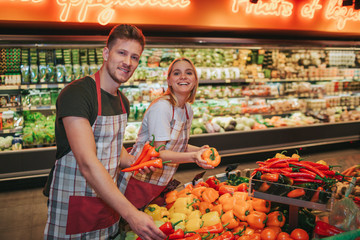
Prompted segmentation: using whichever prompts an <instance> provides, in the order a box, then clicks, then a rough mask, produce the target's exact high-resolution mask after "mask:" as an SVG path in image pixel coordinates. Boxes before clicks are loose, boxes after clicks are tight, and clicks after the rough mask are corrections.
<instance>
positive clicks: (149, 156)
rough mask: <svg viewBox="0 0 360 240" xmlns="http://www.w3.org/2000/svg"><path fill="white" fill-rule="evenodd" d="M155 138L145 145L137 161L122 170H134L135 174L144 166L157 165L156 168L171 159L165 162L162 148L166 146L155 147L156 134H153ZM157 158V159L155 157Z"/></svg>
mask: <svg viewBox="0 0 360 240" xmlns="http://www.w3.org/2000/svg"><path fill="white" fill-rule="evenodd" d="M152 137H153V139H152V141H151V142H150V143H147V144H145V145H144V147H143V149H142V151H141V154H140V156H139V157H138V158H137V159H136V161H135V162H134V163H133V164H131V166H130V167H128V168H125V169H122V170H121V171H122V172H134V175H136V174H138V173H139V169H142V168H144V167H155V168H162V167H163V164H164V163H168V162H170V161H166V162H163V161H162V159H161V158H159V156H160V152H159V150H160V148H161V147H163V146H165V145H164V144H163V145H160V146H159V147H157V148H155V147H154V142H155V136H154V135H152ZM154 158H156V159H154Z"/></svg>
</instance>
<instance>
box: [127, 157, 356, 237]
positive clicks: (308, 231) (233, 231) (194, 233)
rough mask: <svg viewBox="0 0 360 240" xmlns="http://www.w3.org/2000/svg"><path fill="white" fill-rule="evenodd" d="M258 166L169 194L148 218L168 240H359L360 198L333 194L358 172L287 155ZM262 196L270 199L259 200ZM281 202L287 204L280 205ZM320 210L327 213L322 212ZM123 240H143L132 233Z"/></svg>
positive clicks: (196, 182)
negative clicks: (257, 193)
mask: <svg viewBox="0 0 360 240" xmlns="http://www.w3.org/2000/svg"><path fill="white" fill-rule="evenodd" d="M258 165H259V167H258V168H256V169H241V170H235V171H227V172H226V173H222V174H218V175H215V176H209V177H208V178H207V179H197V180H195V179H194V181H193V182H189V183H186V184H184V185H183V186H180V187H178V188H175V189H174V188H168V189H167V191H166V192H165V194H164V195H163V196H162V197H161V196H160V197H159V198H158V199H156V200H155V201H154V202H152V203H151V204H150V205H148V206H147V207H146V208H145V209H144V212H145V213H147V214H148V215H150V216H151V217H152V218H153V219H154V221H155V223H156V224H157V225H158V226H159V228H160V229H161V230H162V231H163V232H164V233H165V234H166V235H167V236H168V238H169V239H182V240H183V239H188V240H190V239H208V238H210V239H231V240H235V239H240V240H247V239H274V240H276V239H279V240H280V239H299V240H300V239H327V237H332V238H329V239H357V237H360V229H359V228H360V225H359V222H358V220H359V216H360V215H358V214H359V211H360V208H359V207H358V206H357V205H356V204H359V203H358V200H357V199H356V196H352V197H351V198H348V197H343V198H341V199H337V200H336V199H335V198H334V191H332V190H330V189H333V188H335V187H336V184H339V183H344V182H346V181H347V179H349V178H351V177H352V176H356V171H357V170H356V169H358V167H359V166H353V167H351V168H349V169H348V170H346V171H344V172H345V173H348V174H349V175H343V174H342V173H340V172H339V171H337V170H335V169H336V168H337V167H341V166H331V165H328V164H327V163H326V162H325V161H317V162H310V161H306V159H302V158H301V156H299V155H298V154H296V153H294V154H289V155H287V154H286V152H281V153H280V152H279V153H277V154H276V155H275V156H273V157H270V158H268V159H266V160H264V161H259V162H258ZM254 180H256V181H255V182H254ZM300 180H301V181H300ZM354 183H355V181H353V183H352V184H354ZM357 186H358V183H357ZM352 187H353V186H352V185H350V186H348V187H347V189H348V190H350V188H352ZM259 191H261V192H264V193H265V192H266V194H263V195H258V196H256V192H259ZM270 198H272V199H270ZM281 198H288V199H289V200H288V201H287V202H282V199H281ZM344 201H345V202H347V203H346V204H344ZM322 206H327V207H325V208H322V209H320V208H321V207H322ZM319 210H320V211H319ZM338 211H339V212H340V211H342V212H343V214H339V213H337V212H338ZM125 229H128V228H127V226H125ZM125 239H127V240H132V239H137V240H139V239H140V238H138V237H137V235H136V234H135V233H134V232H132V231H131V230H130V229H128V231H127V233H126V238H125Z"/></svg>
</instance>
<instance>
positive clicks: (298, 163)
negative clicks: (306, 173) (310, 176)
mask: <svg viewBox="0 0 360 240" xmlns="http://www.w3.org/2000/svg"><path fill="white" fill-rule="evenodd" d="M291 164H292V165H295V166H298V167H305V168H306V169H308V170H310V171H312V172H314V173H316V174H317V175H319V176H320V177H321V178H323V177H325V174H324V173H323V172H322V171H320V170H319V169H317V168H316V167H313V166H311V165H309V164H306V163H303V162H292V163H291Z"/></svg>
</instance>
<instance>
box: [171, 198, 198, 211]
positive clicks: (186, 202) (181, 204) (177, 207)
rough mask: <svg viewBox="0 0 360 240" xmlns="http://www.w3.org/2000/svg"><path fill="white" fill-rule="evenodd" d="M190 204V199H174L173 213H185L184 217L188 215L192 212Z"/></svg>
mask: <svg viewBox="0 0 360 240" xmlns="http://www.w3.org/2000/svg"><path fill="white" fill-rule="evenodd" d="M191 202H192V200H191V199H190V198H186V197H181V198H178V199H176V201H175V203H174V205H173V207H174V212H176V213H185V214H186V215H188V214H190V213H191V212H192V209H193V208H192V207H191Z"/></svg>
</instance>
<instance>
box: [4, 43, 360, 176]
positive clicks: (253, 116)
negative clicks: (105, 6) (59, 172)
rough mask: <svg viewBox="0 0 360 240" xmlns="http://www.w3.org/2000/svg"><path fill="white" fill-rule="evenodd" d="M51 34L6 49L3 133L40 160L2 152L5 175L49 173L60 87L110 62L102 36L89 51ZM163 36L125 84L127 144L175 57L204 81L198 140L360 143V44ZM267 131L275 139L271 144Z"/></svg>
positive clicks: (232, 147)
mask: <svg viewBox="0 0 360 240" xmlns="http://www.w3.org/2000/svg"><path fill="white" fill-rule="evenodd" d="M5 39H6V38H5ZM8 39H11V36H10V37H8ZM44 39H45V40H44ZM44 39H42V40H40V39H39V42H41V43H46V44H44V45H36V43H35V42H34V40H31V41H33V42H32V44H26V45H25V44H23V45H22V43H21V42H17V43H16V47H13V46H12V45H14V44H15V43H14V44H12V43H9V42H6V40H5V42H4V43H3V46H2V56H3V57H2V59H1V61H2V62H3V63H4V64H3V65H2V68H1V80H2V82H1V86H0V94H1V104H2V105H1V107H0V112H2V119H3V120H2V121H1V122H2V123H3V124H2V125H3V128H2V130H0V134H1V136H0V137H1V142H6V144H1V146H0V148H1V150H9V149H12V150H16V149H19V148H18V147H15V144H16V146H19V144H18V142H19V141H22V143H23V144H22V145H21V146H22V148H23V149H26V152H32V153H33V155H34V156H36V157H35V159H32V160H31V161H37V164H34V166H37V167H30V168H26V169H24V168H22V167H21V166H25V165H22V164H20V166H13V165H12V164H10V163H9V162H10V161H9V160H8V159H9V158H10V157H11V156H14V155H13V154H16V155H17V156H18V159H19V161H25V160H24V158H26V157H25V155H26V154H24V153H21V152H19V151H16V152H14V153H9V152H8V151H3V152H1V153H0V154H1V156H2V159H4V160H1V161H4V167H3V168H2V172H1V173H0V174H1V176H2V177H0V178H1V179H3V178H7V177H9V176H13V177H17V176H23V175H32V174H35V175H37V174H43V173H45V172H47V171H48V169H49V168H51V165H52V162H53V161H54V160H55V159H54V155H55V147H53V145H54V140H53V135H54V133H53V126H51V125H49V124H44V120H45V119H50V120H51V119H52V118H53V114H54V112H55V106H54V103H55V101H56V98H57V95H58V93H59V91H60V90H61V89H62V88H63V87H64V86H65V85H66V84H68V83H69V82H71V81H72V80H74V79H76V78H78V77H81V76H84V75H86V74H91V73H93V72H94V71H96V70H97V69H98V67H99V66H100V65H101V62H102V60H101V54H100V53H101V51H100V50H101V48H102V46H103V43H102V42H101V41H98V42H93V43H91V44H86V45H85V44H84V46H83V47H82V46H81V44H79V43H80V42H81V41H82V38H81V37H76V36H74V37H71V36H69V37H68V40H67V41H66V42H67V43H64V44H58V43H53V42H52V41H50V40H46V38H44ZM11 40H14V39H11ZM182 40H183V39H181V38H179V39H178V40H177V41H178V42H182ZM156 41H158V40H153V41H152V39H151V38H149V41H148V44H147V47H146V49H145V51H144V54H143V56H142V59H141V63H140V66H139V68H138V69H137V71H136V73H135V74H134V76H133V78H132V79H131V80H130V81H129V82H127V83H126V84H125V85H124V86H123V88H122V89H121V90H122V91H123V92H124V93H125V94H126V96H127V97H128V98H129V100H130V103H132V104H131V106H130V108H131V111H130V116H129V124H128V127H127V129H126V135H125V140H126V141H125V146H126V147H129V146H131V145H132V144H133V142H134V140H135V138H136V134H137V131H138V128H139V126H140V121H141V119H142V116H143V114H144V112H145V110H146V108H147V106H148V105H149V104H150V102H151V101H152V100H153V99H155V98H156V97H157V96H159V95H160V94H161V93H163V92H164V91H165V82H164V80H165V79H166V71H167V66H168V64H169V62H170V61H171V60H172V59H174V58H175V57H178V56H182V55H183V56H187V57H189V58H191V59H192V60H193V61H194V63H195V64H196V67H197V71H198V75H199V80H200V81H199V85H200V86H199V89H198V93H197V100H196V102H195V103H194V104H193V109H194V117H195V119H194V121H193V124H192V128H191V134H192V136H191V139H190V143H193V144H195V145H196V144H200V145H201V144H208V143H209V142H211V145H213V146H215V147H216V148H217V149H218V150H219V153H220V154H221V155H224V156H233V155H237V154H242V153H249V152H253V151H266V150H269V149H280V148H283V147H285V146H294V147H299V146H310V145H319V144H329V143H338V142H346V141H357V140H358V139H359V134H358V133H359V119H360V114H359V110H358V106H359V99H360V97H359V93H358V91H359V90H360V82H359V81H358V80H359V76H360V68H359V51H358V50H356V49H355V50H354V49H352V48H351V49H344V48H341V49H338V50H334V49H326V48H323V47H322V46H320V45H321V42H319V43H320V44H319V46H316V44H315V45H314V46H310V47H309V46H302V47H301V44H302V43H298V42H296V41H294V42H293V46H292V45H290V46H287V47H286V48H283V49H282V48H280V47H278V46H276V45H273V46H272V45H269V44H266V42H265V41H264V42H263V43H260V44H259V43H256V44H255V41H254V43H252V44H248V45H247V46H246V47H244V46H240V45H239V43H236V41H234V42H233V43H232V44H231V46H229V44H226V45H227V46H226V47H225V44H224V43H222V41H224V42H225V40H224V39H221V38H219V39H217V40H215V41H214V40H211V41H212V42H211V41H209V42H210V43H207V44H203V43H198V42H194V41H192V40H189V39H185V41H184V45H179V44H173V45H171V44H170V45H169V43H166V38H164V39H162V40H161V41H160V42H161V44H158V43H157V42H156ZM172 41H173V40H172ZM335 45H336V43H335ZM299 46H300V47H299ZM335 49H336V48H335ZM344 56H346V60H344V59H343V58H344ZM14 59H15V60H14ZM10 62H12V63H11V64H10V65H7V63H10ZM29 113H31V114H33V115H37V116H39V120H40V121H43V124H41V125H40V126H39V125H36V124H35V125H34V121H32V120H31V121H27V119H26V116H28V115H29ZM4 123H6V124H4ZM4 126H5V128H4ZM34 126H36V127H34ZM39 128H40V129H41V130H40V129H39ZM324 131H325V132H326V133H324ZM316 132H319V133H318V134H317V133H316ZM320 132H321V133H320ZM43 133H45V135H44V134H43ZM15 134H17V135H19V134H20V137H21V138H22V139H20V140H19V136H17V140H16V141H14V147H12V145H11V146H10V145H9V143H8V142H13V139H14V137H15ZM214 134H216V135H214ZM268 134H271V135H273V136H275V140H274V139H273V140H272V141H268V140H266V137H265V136H268ZM306 134H309V136H305V135H306ZM315 134H316V136H314V135H315ZM214 136H216V137H214ZM289 136H291V137H289ZM6 138H7V140H6V141H5V139H6ZM11 138H12V139H11ZM231 139H232V140H231ZM234 139H236V140H237V141H233V140H234ZM243 139H247V140H249V141H244V140H243ZM259 139H260V140H259ZM45 149H46V154H45V155H46V156H48V155H47V154H51V157H50V158H51V159H53V160H51V161H49V160H48V159H44V157H43V156H42V152H43V151H44V150H45ZM22 155H24V157H22ZM45 155H44V156H45ZM26 159H27V158H26ZM26 161H30V160H26ZM39 166H42V167H40V169H39V168H38V167H39ZM22 172H23V173H22ZM29 173H30V174H29Z"/></svg>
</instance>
